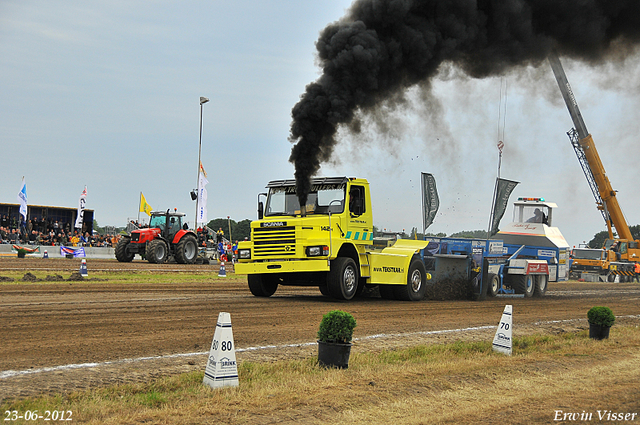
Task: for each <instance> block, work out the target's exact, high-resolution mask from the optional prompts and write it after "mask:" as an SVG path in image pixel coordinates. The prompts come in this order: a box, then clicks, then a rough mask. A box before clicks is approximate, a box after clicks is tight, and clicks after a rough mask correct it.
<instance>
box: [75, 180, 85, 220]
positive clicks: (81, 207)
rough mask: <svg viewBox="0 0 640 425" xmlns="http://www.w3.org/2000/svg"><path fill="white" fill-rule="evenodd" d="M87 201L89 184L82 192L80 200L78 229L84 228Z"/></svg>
mask: <svg viewBox="0 0 640 425" xmlns="http://www.w3.org/2000/svg"><path fill="white" fill-rule="evenodd" d="M86 202H87V186H85V187H84V190H83V191H82V193H81V194H80V201H79V202H78V217H77V218H76V225H75V226H74V227H75V228H76V229H80V228H82V222H83V221H84V204H85V203H86Z"/></svg>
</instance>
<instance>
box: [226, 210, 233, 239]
mask: <svg viewBox="0 0 640 425" xmlns="http://www.w3.org/2000/svg"><path fill="white" fill-rule="evenodd" d="M227 223H228V224H229V243H230V244H231V245H233V242H232V241H231V217H230V216H227Z"/></svg>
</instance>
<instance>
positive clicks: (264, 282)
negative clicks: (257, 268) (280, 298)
mask: <svg viewBox="0 0 640 425" xmlns="http://www.w3.org/2000/svg"><path fill="white" fill-rule="evenodd" d="M247 280H248V281H249V290H250V291H251V293H252V294H253V295H254V296H256V297H270V296H271V295H273V294H274V293H275V292H276V289H278V278H277V277H276V276H273V275H268V274H250V275H249V276H247Z"/></svg>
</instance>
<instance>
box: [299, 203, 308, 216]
mask: <svg viewBox="0 0 640 425" xmlns="http://www.w3.org/2000/svg"><path fill="white" fill-rule="evenodd" d="M306 216H307V206H306V205H300V217H306Z"/></svg>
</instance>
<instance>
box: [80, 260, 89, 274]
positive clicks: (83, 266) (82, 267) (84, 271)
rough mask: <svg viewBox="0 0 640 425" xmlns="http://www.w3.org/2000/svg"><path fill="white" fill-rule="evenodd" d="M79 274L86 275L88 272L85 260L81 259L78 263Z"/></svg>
mask: <svg viewBox="0 0 640 425" xmlns="http://www.w3.org/2000/svg"><path fill="white" fill-rule="evenodd" d="M80 275H81V276H82V277H88V276H89V273H88V272H87V260H85V259H84V258H83V259H82V263H80Z"/></svg>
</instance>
